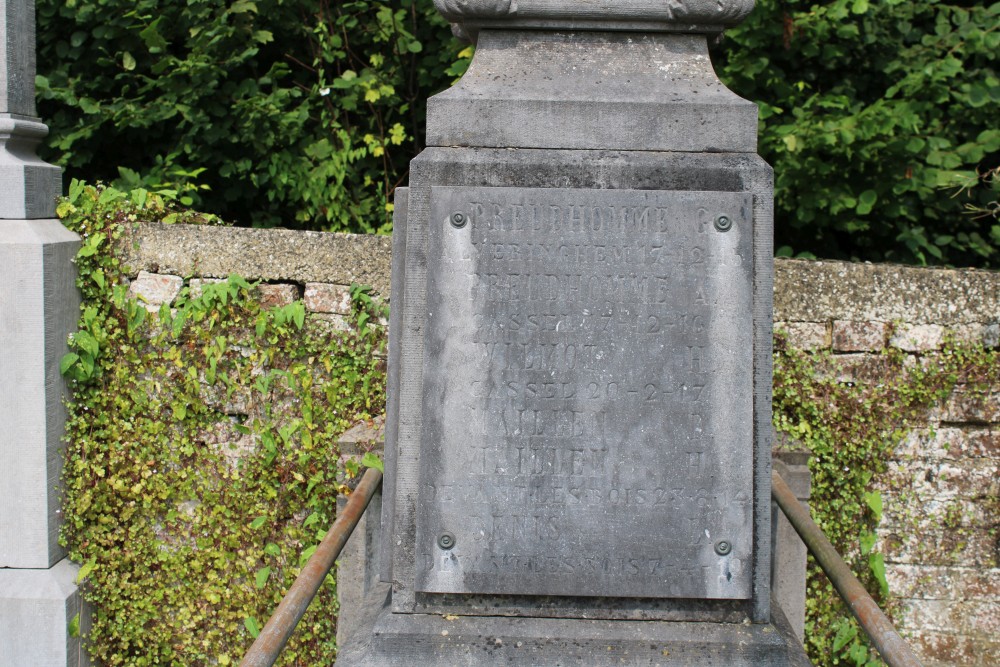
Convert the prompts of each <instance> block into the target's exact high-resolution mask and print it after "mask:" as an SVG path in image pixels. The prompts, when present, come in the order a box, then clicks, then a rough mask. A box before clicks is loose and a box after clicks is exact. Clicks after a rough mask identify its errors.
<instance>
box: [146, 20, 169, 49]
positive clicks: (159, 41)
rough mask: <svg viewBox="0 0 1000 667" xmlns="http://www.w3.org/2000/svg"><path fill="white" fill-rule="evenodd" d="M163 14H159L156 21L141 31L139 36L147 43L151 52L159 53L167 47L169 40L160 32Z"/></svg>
mask: <svg viewBox="0 0 1000 667" xmlns="http://www.w3.org/2000/svg"><path fill="white" fill-rule="evenodd" d="M161 21H163V17H162V16H158V17H157V18H156V20H155V21H153V22H152V23H150V24H149V25H148V26H146V27H145V28H143V29H142V30H141V31H139V37H140V38H142V41H144V42H145V43H146V48H147V49H149V52H150V53H159V52H161V51H163V50H164V49H165V48H167V40H166V39H164V38H163V35H161V34H160V32H159V26H160V22H161Z"/></svg>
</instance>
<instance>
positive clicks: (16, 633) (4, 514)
mask: <svg viewBox="0 0 1000 667" xmlns="http://www.w3.org/2000/svg"><path fill="white" fill-rule="evenodd" d="M47 133H48V128H47V127H46V126H45V125H44V124H43V123H42V122H41V121H40V120H39V119H38V118H37V117H36V116H35V6H34V2H32V1H30V0H0V314H2V316H0V350H2V352H0V377H2V378H3V379H4V382H3V384H2V385H0V422H2V423H3V429H2V431H0V458H2V460H3V466H2V468H0V664H3V665H33V666H35V665H38V666H45V667H47V666H50V665H51V666H55V665H60V666H62V665H74V666H76V665H81V664H87V659H86V656H85V655H84V653H83V652H82V649H81V642H80V639H79V638H78V637H73V636H71V635H70V632H69V625H70V623H71V622H72V621H73V619H74V618H75V617H77V615H78V614H81V612H82V611H83V609H82V601H81V599H80V595H79V593H78V590H77V586H76V572H77V569H78V568H77V567H76V566H75V565H73V564H72V563H70V562H69V561H68V560H67V559H66V558H65V550H64V549H63V548H62V547H60V546H59V543H58V535H59V526H60V507H59V503H60V498H59V491H58V488H57V487H58V484H59V478H60V475H61V472H62V458H63V447H62V442H61V440H62V437H63V429H64V426H65V419H66V412H65V408H64V405H63V401H64V400H65V397H66V386H65V383H64V381H63V379H62V377H61V376H60V373H59V361H60V359H61V357H62V356H63V355H64V354H65V353H66V352H67V346H66V339H67V336H68V335H69V333H70V332H72V331H73V330H74V329H75V328H76V320H77V317H78V316H79V304H80V301H79V295H78V292H77V289H76V284H75V277H76V274H75V269H74V268H73V264H72V260H73V257H74V255H75V254H76V250H77V248H78V247H79V237H77V235H76V234H74V233H72V232H70V231H68V230H67V229H65V228H64V227H63V226H62V224H60V222H59V221H58V220H56V219H54V217H55V200H56V197H57V196H58V195H59V193H60V187H61V171H60V169H59V168H58V167H55V166H52V165H50V164H46V163H45V162H43V161H41V160H40V159H39V158H38V157H37V156H36V155H35V147H36V146H37V145H38V143H39V142H40V141H41V139H42V138H44V137H45V135H46V134H47ZM82 615H83V618H80V619H79V620H80V622H81V625H82V626H84V627H85V626H86V618H85V613H84V614H82Z"/></svg>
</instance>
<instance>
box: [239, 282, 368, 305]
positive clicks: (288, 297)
mask: <svg viewBox="0 0 1000 667" xmlns="http://www.w3.org/2000/svg"><path fill="white" fill-rule="evenodd" d="M257 291H258V293H259V294H260V305H261V308H280V307H281V306H287V305H288V304H290V303H292V302H293V301H295V300H296V299H298V298H299V288H298V286H297V285H291V284H288V283H274V284H269V283H264V284H262V285H258V286H257ZM348 295H350V293H348Z"/></svg>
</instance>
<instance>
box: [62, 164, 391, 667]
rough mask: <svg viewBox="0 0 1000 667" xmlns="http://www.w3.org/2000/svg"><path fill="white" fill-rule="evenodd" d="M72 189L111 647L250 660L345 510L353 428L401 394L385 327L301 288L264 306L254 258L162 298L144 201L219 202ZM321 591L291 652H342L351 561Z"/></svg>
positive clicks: (75, 551)
mask: <svg viewBox="0 0 1000 667" xmlns="http://www.w3.org/2000/svg"><path fill="white" fill-rule="evenodd" d="M70 193H71V194H70V197H69V198H68V199H67V200H64V201H62V202H61V203H60V204H59V212H60V215H61V216H62V217H63V219H64V223H65V224H66V225H67V226H68V227H70V228H71V229H73V230H75V231H77V232H78V233H80V234H81V236H82V237H83V239H84V243H83V245H82V247H81V250H80V252H79V253H78V255H77V259H76V261H77V264H78V267H79V279H78V284H79V286H80V289H81V291H82V293H83V297H84V302H83V308H82V316H81V319H80V325H79V326H80V330H79V331H78V332H77V333H75V334H74V335H73V336H72V339H71V349H72V352H71V353H70V354H69V355H67V356H66V358H65V359H64V360H63V363H62V367H63V371H64V373H65V374H66V375H67V376H68V377H69V378H70V380H71V387H72V391H73V402H72V403H71V404H70V406H69V420H68V427H67V442H68V447H67V450H68V451H67V464H66V468H65V473H64V491H65V498H64V504H63V509H64V512H65V527H64V530H63V536H62V537H63V539H64V541H65V543H66V544H67V546H68V547H69V551H70V556H71V557H72V558H73V559H74V560H76V561H77V562H81V563H84V565H83V567H82V569H81V577H82V578H85V582H86V583H85V585H84V595H85V596H86V597H87V598H88V599H89V600H90V601H91V602H92V603H93V605H94V609H95V615H94V619H93V624H92V629H91V631H90V633H89V637H88V641H89V643H90V650H91V654H92V655H93V656H94V657H95V658H96V659H98V660H100V661H101V662H102V664H106V665H168V664H176V665H194V664H221V665H225V664H234V662H235V661H238V659H239V656H241V655H242V654H243V652H244V651H245V650H246V649H247V648H248V646H249V643H250V641H251V640H252V638H253V637H254V636H256V634H257V633H258V632H259V631H260V628H261V627H262V625H263V621H262V620H261V619H267V618H268V617H269V616H270V614H271V612H272V611H273V609H274V607H275V606H276V605H277V602H278V601H279V600H280V599H281V596H282V595H283V593H284V591H285V590H287V587H288V586H289V585H290V584H291V582H292V581H293V580H294V578H295V576H296V575H297V573H298V570H299V568H300V567H301V565H302V564H304V562H305V559H307V558H308V556H309V555H311V553H312V552H313V551H314V550H315V547H316V545H317V544H318V543H319V541H320V540H321V539H322V537H323V532H324V531H325V529H326V528H327V527H328V526H329V525H330V522H331V520H332V518H333V516H334V514H335V507H336V496H337V494H338V492H340V491H343V490H344V486H343V479H344V476H345V474H349V473H348V472H346V471H345V470H342V469H339V464H338V462H339V460H340V459H339V452H338V450H337V444H336V443H337V437H338V435H339V434H340V433H341V432H343V430H344V429H345V428H346V427H348V426H349V425H351V424H352V423H354V421H355V420H357V419H359V418H365V417H368V416H370V415H372V414H378V413H379V412H381V410H382V409H383V402H384V395H383V387H384V368H383V363H382V361H381V359H382V352H383V349H384V335H383V331H384V329H383V328H380V327H372V326H369V327H366V328H364V330H363V331H359V332H352V333H334V332H331V331H330V330H329V329H328V328H324V327H323V325H324V323H323V322H322V321H320V320H316V321H314V320H312V319H311V318H310V317H309V316H307V314H306V312H305V308H304V306H303V304H302V302H301V301H297V302H293V303H291V304H289V305H286V306H283V307H280V308H275V309H272V310H262V309H261V308H260V306H259V302H258V300H257V299H256V298H255V294H254V292H255V285H254V284H251V283H248V282H247V281H246V280H244V279H243V278H240V277H238V276H231V277H229V279H228V280H226V281H223V282H220V283H208V284H203V285H202V286H201V290H200V293H193V292H192V291H190V290H189V289H188V288H184V290H182V292H181V295H180V296H179V297H178V299H177V300H176V301H175V303H174V305H173V308H171V307H168V306H163V307H162V308H160V309H159V310H158V311H156V312H148V311H147V309H146V307H145V306H144V304H141V303H139V302H137V301H136V300H135V299H134V298H132V297H130V296H129V294H128V288H127V286H126V285H125V282H124V275H125V274H124V273H123V267H122V266H121V263H120V260H119V259H118V258H117V257H116V256H115V252H114V248H115V247H116V246H117V245H118V244H120V243H125V242H127V235H128V233H129V231H130V230H131V228H132V225H133V224H134V222H135V221H136V220H139V219H142V220H149V219H153V220H165V219H168V218H171V217H172V218H173V219H175V220H178V221H184V222H189V221H192V220H198V219H199V216H197V215H196V214H190V213H183V212H179V211H177V210H173V209H172V208H171V207H170V205H168V204H167V203H164V199H163V197H162V195H160V194H155V193H148V192H144V191H136V192H133V193H131V194H130V195H126V194H125V193H122V192H119V191H116V190H114V189H111V188H104V187H91V186H85V185H83V184H81V183H79V182H77V181H74V182H73V183H72V185H71V186H70ZM355 291H356V292H358V293H365V292H364V290H361V289H359V288H356V289H355ZM368 305H369V306H370V307H371V309H369V310H368V311H367V312H368V313H369V314H370V313H372V312H373V309H374V305H375V304H374V303H371V302H370V301H369V304H368ZM357 312H358V316H357V317H358V318H360V313H361V312H362V308H361V307H360V306H359V307H358V310H357ZM375 314H376V315H378V313H377V312H376V313H375ZM318 598H319V599H318V600H317V601H316V604H314V605H312V607H311V610H310V611H309V612H308V613H307V614H306V616H305V618H304V619H303V621H302V622H301V623H300V625H299V627H298V629H297V631H296V633H295V636H294V637H293V638H292V640H291V642H290V643H289V646H288V648H287V649H286V650H285V652H284V653H283V656H282V661H281V664H286V665H289V664H330V663H331V662H332V661H333V658H334V656H335V652H336V647H335V642H334V637H335V623H336V619H335V617H334V616H333V615H332V614H330V612H329V610H330V609H332V608H334V607H333V605H334V604H335V583H334V582H333V579H332V577H329V578H328V579H327V581H326V582H325V584H324V586H323V587H322V589H321V591H320V593H319V596H318Z"/></svg>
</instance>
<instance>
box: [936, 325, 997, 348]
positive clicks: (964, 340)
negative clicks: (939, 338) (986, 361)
mask: <svg viewBox="0 0 1000 667" xmlns="http://www.w3.org/2000/svg"><path fill="white" fill-rule="evenodd" d="M948 332H949V333H950V334H951V335H952V337H953V338H954V339H955V342H956V343H960V344H966V345H982V346H984V347H996V346H997V343H998V339H1000V324H997V323H996V322H994V323H992V324H984V323H982V322H973V323H967V324H956V325H955V326H953V327H949V328H948Z"/></svg>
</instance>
